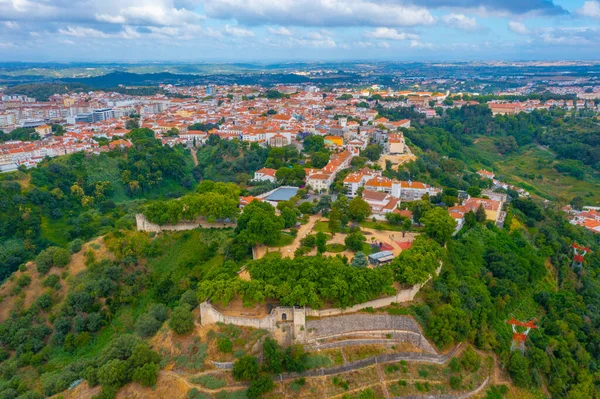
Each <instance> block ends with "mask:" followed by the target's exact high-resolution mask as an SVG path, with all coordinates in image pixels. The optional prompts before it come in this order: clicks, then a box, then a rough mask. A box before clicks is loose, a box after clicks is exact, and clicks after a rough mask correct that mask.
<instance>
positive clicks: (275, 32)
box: [267, 26, 292, 36]
mask: <svg viewBox="0 0 600 399" xmlns="http://www.w3.org/2000/svg"><path fill="white" fill-rule="evenodd" d="M267 31H268V32H269V33H271V34H273V35H279V36H291V35H292V32H291V31H290V30H289V29H288V28H284V27H283V26H280V27H279V28H272V27H268V28H267Z"/></svg>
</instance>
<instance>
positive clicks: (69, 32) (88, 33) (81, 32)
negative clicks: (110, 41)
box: [58, 26, 110, 39]
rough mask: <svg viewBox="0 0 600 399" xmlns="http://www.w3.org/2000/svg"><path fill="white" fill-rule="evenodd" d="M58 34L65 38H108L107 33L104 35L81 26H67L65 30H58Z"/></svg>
mask: <svg viewBox="0 0 600 399" xmlns="http://www.w3.org/2000/svg"><path fill="white" fill-rule="evenodd" d="M58 33H60V34H61V35H65V36H73V37H93V38H102V39H106V38H109V37H110V35H109V34H108V33H104V32H102V31H100V30H98V29H93V28H86V27H83V26H67V27H66V28H60V29H59V30H58Z"/></svg>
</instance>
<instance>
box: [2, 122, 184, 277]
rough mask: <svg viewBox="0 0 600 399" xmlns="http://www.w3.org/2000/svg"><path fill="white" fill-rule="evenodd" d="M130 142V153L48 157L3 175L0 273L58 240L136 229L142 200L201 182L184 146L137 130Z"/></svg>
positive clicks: (7, 272) (63, 243) (8, 271)
mask: <svg viewBox="0 0 600 399" xmlns="http://www.w3.org/2000/svg"><path fill="white" fill-rule="evenodd" d="M130 139H131V141H132V143H133V145H132V146H131V148H129V149H126V150H114V151H111V152H109V153H105V154H101V155H86V154H84V153H76V154H72V155H69V156H65V157H58V158H53V159H46V160H44V161H43V162H42V163H41V164H40V165H39V166H38V167H37V168H35V169H31V170H29V171H27V172H20V171H19V172H15V173H13V174H8V175H3V176H2V181H0V213H2V215H3V217H2V218H0V278H2V279H4V278H6V277H7V276H9V275H10V274H11V273H12V272H13V271H15V270H16V269H17V267H18V266H19V265H20V264H21V263H23V262H25V261H26V260H29V259H31V258H33V257H34V256H35V255H36V254H37V253H39V252H40V251H41V250H43V249H44V248H46V247H48V246H50V245H59V246H63V247H65V246H66V245H67V244H68V243H69V242H70V241H72V240H75V239H82V240H88V239H90V238H92V237H94V236H96V235H98V234H105V233H107V232H109V231H111V230H112V229H115V228H117V229H119V228H128V227H131V226H133V224H134V223H135V220H134V215H135V211H136V209H137V208H138V207H139V204H138V202H137V201H135V200H137V199H144V198H161V197H165V196H166V195H167V194H168V195H171V196H180V195H182V194H183V193H185V191H186V190H188V189H192V188H193V187H194V186H195V184H196V183H195V181H194V178H193V175H192V167H193V165H191V160H189V159H188V158H186V155H184V154H185V152H184V151H183V149H181V148H169V147H163V146H162V145H161V143H160V141H158V140H156V139H155V138H154V137H153V134H149V133H148V131H147V130H146V129H134V130H132V132H131V134H130ZM188 157H189V155H188ZM23 182H28V183H27V184H24V183H23Z"/></svg>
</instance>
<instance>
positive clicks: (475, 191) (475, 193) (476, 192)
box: [467, 186, 481, 198]
mask: <svg viewBox="0 0 600 399" xmlns="http://www.w3.org/2000/svg"><path fill="white" fill-rule="evenodd" d="M467 194H469V195H470V196H471V197H476V198H477V197H479V196H480V195H481V188H480V187H477V186H471V187H469V188H468V189H467Z"/></svg>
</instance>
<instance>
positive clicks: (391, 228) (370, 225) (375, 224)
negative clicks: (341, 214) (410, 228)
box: [359, 220, 402, 231]
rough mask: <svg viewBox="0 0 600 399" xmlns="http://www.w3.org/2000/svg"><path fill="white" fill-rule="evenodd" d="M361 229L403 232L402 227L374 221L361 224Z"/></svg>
mask: <svg viewBox="0 0 600 399" xmlns="http://www.w3.org/2000/svg"><path fill="white" fill-rule="evenodd" d="M359 225H360V227H364V228H366V229H373V230H385V231H402V227H401V226H396V225H393V224H389V223H388V222H373V221H372V220H365V221H362V222H360V223H359Z"/></svg>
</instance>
